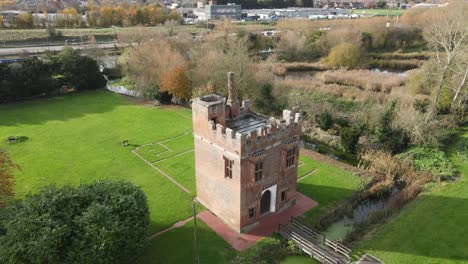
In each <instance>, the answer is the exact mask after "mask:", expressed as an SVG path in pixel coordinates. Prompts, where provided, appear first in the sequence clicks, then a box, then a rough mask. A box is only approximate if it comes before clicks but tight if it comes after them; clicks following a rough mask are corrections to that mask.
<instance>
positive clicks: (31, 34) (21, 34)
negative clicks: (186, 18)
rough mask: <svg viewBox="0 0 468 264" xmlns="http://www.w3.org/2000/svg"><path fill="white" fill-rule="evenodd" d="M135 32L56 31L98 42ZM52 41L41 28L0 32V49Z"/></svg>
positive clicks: (185, 27) (191, 28) (190, 28)
mask: <svg viewBox="0 0 468 264" xmlns="http://www.w3.org/2000/svg"><path fill="white" fill-rule="evenodd" d="M146 28H147V29H149V30H150V31H155V32H166V31H169V30H170V27H163V26H157V27H146ZM133 30H135V27H123V28H117V29H114V28H64V29H57V30H56V31H57V32H60V33H61V34H62V36H63V37H65V38H81V37H83V38H85V39H86V38H88V37H90V36H95V37H96V38H97V39H98V40H99V38H104V39H107V40H109V39H113V38H115V37H116V35H117V34H118V33H121V32H130V31H133ZM173 30H174V31H175V32H177V31H182V30H187V31H189V32H201V31H206V29H205V28H200V27H196V26H194V25H183V26H176V27H174V28H173ZM48 40H49V41H53V38H49V35H48V33H47V31H46V30H45V29H43V28H38V29H3V30H0V47H1V45H4V44H8V43H9V42H14V43H18V42H21V43H22V44H28V43H30V44H40V43H42V44H47V41H48ZM23 42H24V43H23Z"/></svg>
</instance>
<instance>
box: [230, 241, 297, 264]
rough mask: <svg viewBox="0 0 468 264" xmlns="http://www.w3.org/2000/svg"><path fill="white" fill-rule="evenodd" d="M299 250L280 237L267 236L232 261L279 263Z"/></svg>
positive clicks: (239, 263) (241, 262) (262, 263)
mask: <svg viewBox="0 0 468 264" xmlns="http://www.w3.org/2000/svg"><path fill="white" fill-rule="evenodd" d="M293 252H297V250H296V249H295V248H294V247H291V245H290V244H289V243H288V242H287V241H285V240H283V239H282V238H279V237H266V238H264V239H262V240H261V241H259V242H258V243H257V244H256V245H254V246H253V247H251V248H249V249H247V250H245V251H241V252H240V253H239V254H238V255H237V256H236V257H235V259H234V260H233V261H232V263H235V264H251V263H258V264H269V263H279V262H280V261H281V260H282V259H284V258H285V257H287V256H288V255H291V254H292V253H293Z"/></svg>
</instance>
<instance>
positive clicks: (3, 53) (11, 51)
mask: <svg viewBox="0 0 468 264" xmlns="http://www.w3.org/2000/svg"><path fill="white" fill-rule="evenodd" d="M69 46H70V47H72V48H74V49H89V48H99V49H111V48H114V47H119V48H120V47H125V46H126V44H124V43H105V44H84V45H69ZM64 47H65V45H59V46H37V47H19V48H0V57H7V56H17V55H21V54H25V53H27V54H40V53H44V52H46V51H60V50H62V49H63V48H64Z"/></svg>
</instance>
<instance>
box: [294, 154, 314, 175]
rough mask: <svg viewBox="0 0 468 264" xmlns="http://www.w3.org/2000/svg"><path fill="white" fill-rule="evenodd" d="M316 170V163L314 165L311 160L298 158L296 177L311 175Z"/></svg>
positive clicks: (302, 157)
mask: <svg viewBox="0 0 468 264" xmlns="http://www.w3.org/2000/svg"><path fill="white" fill-rule="evenodd" d="M316 168H317V167H316V163H314V161H313V160H312V159H311V158H309V157H304V156H300V157H299V168H298V171H297V177H298V178H302V177H304V176H305V175H307V174H309V173H311V172H312V171H313V170H314V169H316Z"/></svg>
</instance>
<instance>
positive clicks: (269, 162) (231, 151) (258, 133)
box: [192, 73, 302, 233]
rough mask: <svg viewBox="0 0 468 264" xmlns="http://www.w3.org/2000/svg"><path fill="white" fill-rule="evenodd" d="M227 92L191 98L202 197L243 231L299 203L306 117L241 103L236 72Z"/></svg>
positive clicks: (201, 198) (199, 195) (197, 177)
mask: <svg viewBox="0 0 468 264" xmlns="http://www.w3.org/2000/svg"><path fill="white" fill-rule="evenodd" d="M228 91H229V96H228V98H227V99H226V98H225V97H223V96H220V95H216V94H211V95H206V96H202V97H200V98H197V99H194V101H193V103H192V113H193V115H192V118H193V133H194V141H195V175H196V188H197V200H198V201H199V202H200V203H201V204H203V205H204V206H205V207H206V208H208V209H209V210H210V211H212V212H213V213H214V214H215V215H217V216H218V217H219V218H220V219H221V220H223V221H224V222H225V223H226V224H227V225H228V226H230V227H231V228H232V229H234V230H236V231H237V232H241V233H242V232H248V231H249V230H251V228H253V227H255V226H256V225H258V223H259V220H260V219H261V218H262V217H263V216H265V215H267V214H275V213H278V212H281V211H282V210H284V209H286V208H289V207H290V206H292V205H294V204H295V202H296V183H297V169H298V162H299V160H298V158H299V139H300V136H301V123H302V122H301V117H300V113H297V110H293V111H290V110H284V111H283V116H282V118H281V119H275V118H273V117H272V118H268V117H265V116H263V115H260V114H256V113H254V112H252V111H250V100H244V101H243V102H242V105H241V104H240V103H239V102H238V100H237V97H236V91H235V88H234V79H233V73H229V77H228Z"/></svg>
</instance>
